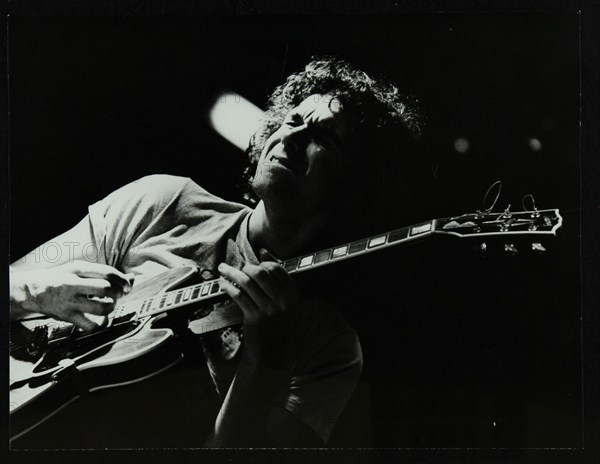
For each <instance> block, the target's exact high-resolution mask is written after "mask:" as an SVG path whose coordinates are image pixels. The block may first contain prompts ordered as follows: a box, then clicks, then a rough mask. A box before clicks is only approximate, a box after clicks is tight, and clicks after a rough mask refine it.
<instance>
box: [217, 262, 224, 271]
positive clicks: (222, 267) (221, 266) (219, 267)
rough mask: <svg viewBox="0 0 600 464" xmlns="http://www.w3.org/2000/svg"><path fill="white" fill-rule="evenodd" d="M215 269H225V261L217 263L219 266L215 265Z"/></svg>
mask: <svg viewBox="0 0 600 464" xmlns="http://www.w3.org/2000/svg"><path fill="white" fill-rule="evenodd" d="M217 269H218V270H219V271H222V270H223V269H225V263H221V264H219V266H218V267H217Z"/></svg>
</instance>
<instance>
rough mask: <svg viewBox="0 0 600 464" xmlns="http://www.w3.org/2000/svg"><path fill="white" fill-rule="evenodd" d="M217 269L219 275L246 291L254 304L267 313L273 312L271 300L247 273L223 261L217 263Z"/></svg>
mask: <svg viewBox="0 0 600 464" xmlns="http://www.w3.org/2000/svg"><path fill="white" fill-rule="evenodd" d="M218 269H219V272H220V273H221V275H223V276H224V277H226V278H227V279H228V280H230V281H232V282H233V283H235V284H237V285H239V287H240V289H241V290H243V291H244V292H246V294H247V295H248V296H249V297H250V299H252V301H253V302H254V303H255V304H256V306H258V307H259V308H261V309H263V310H265V311H267V312H268V313H272V312H273V308H272V306H273V300H271V299H270V298H269V297H268V296H267V295H265V293H264V292H263V290H262V289H261V288H260V287H259V286H258V284H257V283H256V282H254V280H252V279H251V278H250V276H248V274H246V273H245V272H243V271H240V270H239V269H236V268H234V267H232V266H230V265H228V264H225V263H221V264H219V267H218Z"/></svg>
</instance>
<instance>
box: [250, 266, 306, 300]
mask: <svg viewBox="0 0 600 464" xmlns="http://www.w3.org/2000/svg"><path fill="white" fill-rule="evenodd" d="M259 266H260V267H264V268H265V269H267V270H268V271H269V275H270V276H271V277H272V278H273V279H274V280H275V282H276V283H277V285H278V286H279V287H280V288H281V289H282V291H285V292H290V293H293V294H297V292H298V290H297V287H296V283H295V282H294V281H293V279H292V276H290V274H289V273H288V272H287V271H286V270H285V269H284V268H283V266H281V265H280V264H277V263H274V262H271V261H263V262H262V263H260V265H259Z"/></svg>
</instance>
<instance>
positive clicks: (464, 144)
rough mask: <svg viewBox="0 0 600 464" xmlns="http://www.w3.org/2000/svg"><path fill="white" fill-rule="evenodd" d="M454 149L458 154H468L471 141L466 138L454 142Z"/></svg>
mask: <svg viewBox="0 0 600 464" xmlns="http://www.w3.org/2000/svg"><path fill="white" fill-rule="evenodd" d="M454 149H455V150H456V151H457V152H458V153H466V152H467V151H469V141H468V140H467V139H465V138H464V137H459V138H457V139H456V140H455V141H454Z"/></svg>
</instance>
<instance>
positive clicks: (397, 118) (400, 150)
mask: <svg viewBox="0 0 600 464" xmlns="http://www.w3.org/2000/svg"><path fill="white" fill-rule="evenodd" d="M315 94H321V95H330V96H332V97H336V98H337V99H339V100H340V101H341V102H342V104H343V106H344V108H345V109H347V110H349V111H352V113H353V114H354V115H355V116H357V117H358V120H359V122H360V125H361V139H360V140H361V141H362V142H363V143H362V145H364V147H365V148H369V147H370V152H369V153H370V154H371V156H372V153H373V151H374V150H373V149H372V147H373V146H374V145H372V144H371V145H369V142H373V141H376V143H377V145H376V146H378V147H383V148H384V150H381V151H383V152H385V156H387V157H391V158H394V157H396V158H398V157H401V156H406V155H407V151H411V150H412V149H413V147H414V144H415V141H416V139H417V138H418V137H419V135H420V134H421V127H420V117H419V115H418V112H417V110H416V101H415V100H413V99H411V98H409V97H408V96H405V95H401V94H400V92H399V90H398V88H397V87H395V86H394V85H392V84H391V83H390V82H388V81H386V80H384V79H377V80H376V79H373V78H372V77H370V76H369V75H367V74H366V73H365V72H364V71H362V70H360V69H357V68H356V67H353V66H352V65H351V64H350V63H348V62H346V61H344V60H341V59H338V58H330V57H327V58H318V59H315V58H313V60H312V61H311V62H309V63H308V64H307V65H306V66H305V68H304V70H303V71H300V72H296V73H293V74H291V75H290V76H289V77H288V78H287V80H286V81H285V83H283V84H282V85H280V86H278V87H276V88H275V90H274V91H273V93H272V94H271V96H270V97H269V100H268V105H267V109H266V117H265V119H263V120H262V124H261V127H260V128H259V129H258V130H257V131H256V133H255V134H254V135H253V136H252V138H251V140H250V143H249V146H248V148H247V150H246V153H247V155H248V165H247V166H246V167H245V169H244V173H243V180H244V184H245V185H242V186H241V187H242V189H243V190H244V191H243V198H244V200H245V201H246V202H248V203H249V204H250V205H255V204H256V202H257V198H256V196H255V195H254V193H253V191H252V187H251V186H252V180H253V176H254V173H255V171H256V165H257V162H258V159H259V157H260V154H261V151H262V149H263V147H264V144H265V142H266V141H267V139H268V138H269V137H270V136H271V134H273V132H275V131H276V130H277V129H278V128H279V127H280V126H281V124H282V123H283V120H284V118H285V116H286V114H287V113H288V112H289V111H290V110H291V109H292V108H294V107H296V106H298V105H299V104H300V103H301V102H302V101H304V100H305V99H306V98H307V97H309V96H311V95H315Z"/></svg>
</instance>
